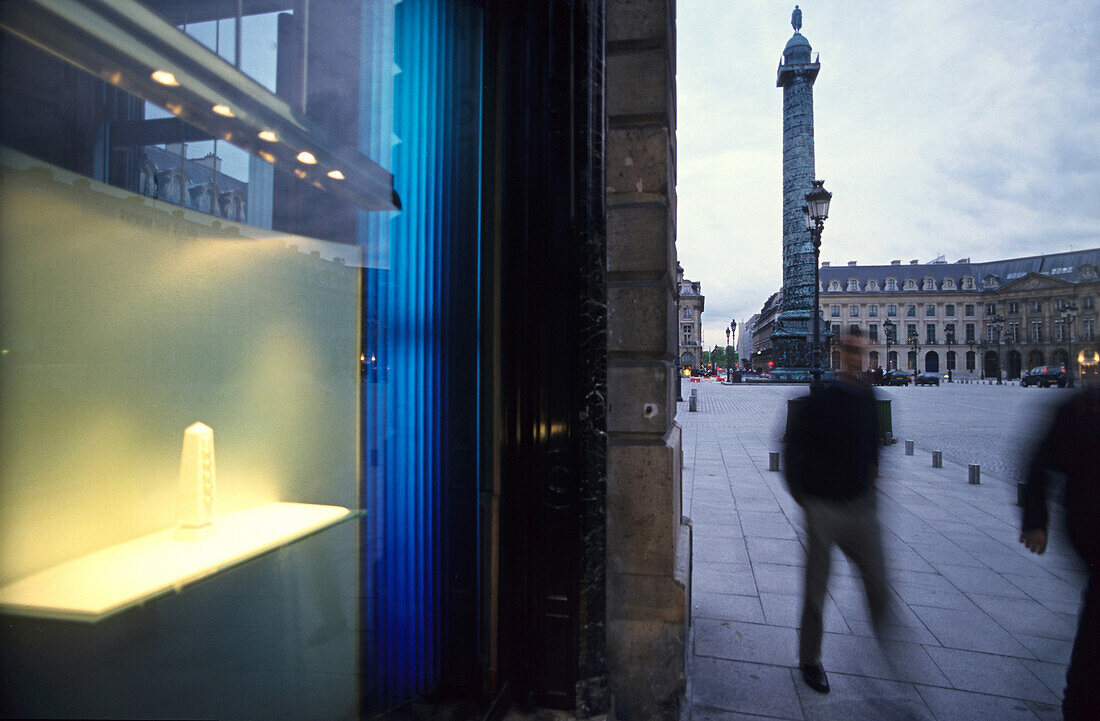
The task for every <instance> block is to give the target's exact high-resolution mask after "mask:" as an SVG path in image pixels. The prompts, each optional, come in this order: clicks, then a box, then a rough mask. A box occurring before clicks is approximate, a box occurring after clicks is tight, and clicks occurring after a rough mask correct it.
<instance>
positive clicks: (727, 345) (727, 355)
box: [726, 328, 733, 383]
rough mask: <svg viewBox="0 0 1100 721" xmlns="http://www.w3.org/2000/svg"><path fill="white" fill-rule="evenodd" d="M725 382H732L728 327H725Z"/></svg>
mask: <svg viewBox="0 0 1100 721" xmlns="http://www.w3.org/2000/svg"><path fill="white" fill-rule="evenodd" d="M726 383H733V378H732V377H731V375H730V329H729V328H726Z"/></svg>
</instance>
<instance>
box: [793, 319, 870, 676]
mask: <svg viewBox="0 0 1100 721" xmlns="http://www.w3.org/2000/svg"><path fill="white" fill-rule="evenodd" d="M862 350H863V341H862V338H861V337H860V336H859V335H858V334H855V333H852V334H849V335H847V336H845V337H843V338H842V339H841V341H840V357H841V367H842V369H843V373H842V374H841V375H840V376H839V377H838V379H837V380H836V381H832V382H829V383H826V384H824V385H823V386H821V387H818V388H814V389H811V392H810V395H809V396H808V397H807V398H806V399H804V401H803V402H802V409H801V411H800V412H798V414H797V416H796V417H795V418H794V419H792V425H791V427H790V429H789V432H788V437H787V445H786V448H785V453H786V463H785V466H786V469H787V483H788V485H789V487H790V489H791V494H792V495H793V496H794V498H795V500H796V501H798V503H799V505H800V506H802V509H803V511H805V514H806V533H807V536H808V545H809V547H808V549H807V554H806V583H805V589H804V591H805V596H804V599H803V606H802V624H801V629H800V631H799V646H798V656H799V658H798V660H799V667H800V669H801V671H802V678H803V680H804V681H805V682H806V684H807V685H808V686H809V687H810V688H812V689H814V690H815V691H818V692H820V693H828V692H829V679H828V676H827V675H826V674H825V669H824V667H823V666H822V665H821V637H822V631H823V623H822V612H823V608H824V603H825V591H826V588H827V587H828V583H829V564H830V556H831V554H832V550H833V546H834V545H836V546H839V547H840V550H841V551H843V552H844V554H845V555H846V556H848V558H849V559H851V561H852V562H853V563H854V564H855V565H856V566H857V567H858V568H859V570H860V573H861V574H862V576H863V585H864V589H865V590H866V593H867V602H868V605H869V607H870V610H871V622H872V624H873V625H874V627H875V630H876V632H879V631H881V629H882V626H883V624H884V623H885V622H886V616H887V606H888V602H887V599H888V595H887V586H886V566H885V562H884V559H883V551H882V531H881V528H880V526H879V521H878V515H877V510H876V506H877V503H876V497H875V488H874V480H875V476H876V475H877V474H878V446H879V430H878V415H877V412H876V408H875V397H874V391H873V390H872V389H871V387H870V386H869V385H867V384H866V383H865V382H863V381H862V380H861V379H860V374H859V370H860V368H861V367H862V366H863V361H862Z"/></svg>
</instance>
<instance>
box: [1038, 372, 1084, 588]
mask: <svg viewBox="0 0 1100 721" xmlns="http://www.w3.org/2000/svg"><path fill="white" fill-rule="evenodd" d="M1052 474H1053V475H1057V476H1061V477H1063V478H1064V479H1065V488H1066V491H1065V493H1066V495H1065V503H1066V526H1067V530H1068V531H1069V537H1070V540H1071V541H1072V542H1073V545H1074V547H1075V548H1076V549H1077V550H1078V551H1079V552H1080V553H1081V555H1082V556H1084V558H1085V561H1087V562H1088V563H1089V565H1090V566H1094V565H1095V564H1096V563H1098V562H1100V389H1098V388H1092V389H1089V390H1086V391H1081V392H1078V393H1076V394H1075V395H1074V396H1073V397H1072V398H1071V399H1070V400H1068V401H1066V402H1065V403H1064V404H1062V405H1061V406H1060V407H1059V408H1058V409H1057V410H1056V411H1055V413H1054V421H1053V423H1051V426H1050V430H1049V431H1048V433H1047V435H1046V437H1045V438H1043V440H1042V442H1041V443H1040V444H1039V446H1038V448H1037V449H1036V451H1035V454H1034V457H1033V458H1032V461H1031V465H1030V466H1029V468H1028V472H1027V487H1026V489H1025V491H1024V518H1023V529H1024V530H1025V531H1029V530H1032V529H1037V528H1039V529H1042V530H1044V531H1045V530H1046V529H1047V506H1046V494H1047V485H1048V483H1049V481H1050V480H1051V476H1052Z"/></svg>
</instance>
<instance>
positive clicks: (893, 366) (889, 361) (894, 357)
mask: <svg viewBox="0 0 1100 721" xmlns="http://www.w3.org/2000/svg"><path fill="white" fill-rule="evenodd" d="M886 365H887V366H888V368H889V369H890V370H897V367H898V352H897V351H896V350H892V351H890V354H889V355H887V356H886Z"/></svg>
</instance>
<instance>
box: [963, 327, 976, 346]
mask: <svg viewBox="0 0 1100 721" xmlns="http://www.w3.org/2000/svg"><path fill="white" fill-rule="evenodd" d="M965 342H966V343H973V342H975V339H974V324H973V323H967V324H966V341H965Z"/></svg>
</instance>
